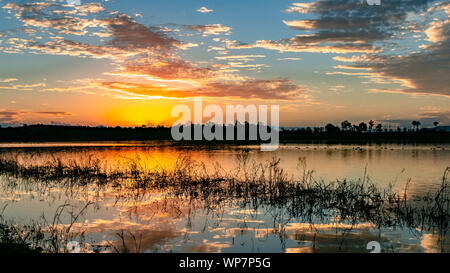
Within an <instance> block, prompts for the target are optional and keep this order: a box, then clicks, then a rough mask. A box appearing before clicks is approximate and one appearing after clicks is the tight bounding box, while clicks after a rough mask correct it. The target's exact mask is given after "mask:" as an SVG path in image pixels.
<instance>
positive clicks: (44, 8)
mask: <svg viewBox="0 0 450 273" xmlns="http://www.w3.org/2000/svg"><path fill="white" fill-rule="evenodd" d="M3 8H4V9H6V10H9V11H10V13H11V14H14V16H15V18H16V19H17V20H18V21H19V22H22V24H23V25H24V26H26V27H27V28H29V29H30V30H34V31H29V33H28V34H29V35H30V36H32V38H25V37H24V38H22V34H23V33H20V35H16V37H11V38H10V40H9V43H7V48H5V51H4V52H6V51H8V52H14V53H34V54H49V55H64V56H74V57H85V58H95V59H109V60H111V61H112V62H113V64H114V65H116V67H117V69H116V70H115V71H112V72H110V73H104V74H105V76H108V77H121V79H120V80H117V78H115V79H97V80H95V81H90V82H87V83H76V85H77V86H75V87H70V88H66V87H63V88H58V87H56V88H55V87H53V88H46V89H44V90H43V91H61V92H63V91H68V90H70V91H74V92H90V93H92V92H103V91H110V92H111V94H117V92H120V93H126V94H130V95H136V98H138V97H173V98H184V97H192V96H196V95H198V96H206V97H236V98H246V99H248V98H255V99H281V100H287V99H294V100H295V99H297V98H298V96H299V94H301V93H302V92H304V91H305V90H306V88H305V87H302V86H298V85H296V84H294V83H293V82H292V81H290V80H288V79H278V78H272V79H252V78H247V77H243V76H240V75H238V74H237V73H238V72H239V69H235V68H240V69H247V70H257V71H259V70H260V69H261V68H263V67H268V65H266V64H247V63H246V62H250V61H253V60H255V59H259V58H265V55H260V54H259V55H252V54H246V55H227V56H218V57H217V58H216V60H220V61H227V62H228V63H227V64H221V65H220V64H219V65H209V66H202V65H196V64H195V63H193V62H190V61H188V60H185V59H184V58H183V57H182V56H181V55H180V51H181V50H187V49H189V48H192V47H196V46H199V44H196V43H185V42H182V41H180V40H178V39H176V38H174V37H173V33H174V31H168V30H167V29H166V28H162V27H159V26H145V25H142V24H139V23H138V22H136V21H135V20H134V19H133V18H131V17H130V16H128V15H125V14H121V13H118V12H110V11H107V10H106V9H105V8H104V7H102V6H101V5H100V4H92V5H87V4H86V5H83V6H73V7H72V6H71V7H66V5H64V4H63V5H61V4H59V3H57V2H32V3H25V4H15V3H13V4H7V5H6V6H4V7H3ZM87 15H89V16H87ZM182 29H184V30H186V31H194V32H197V33H200V34H201V35H202V36H204V37H205V36H210V35H212V36H217V35H229V34H231V30H232V29H231V28H230V27H226V26H223V25H221V24H209V25H183V26H182ZM37 35H40V36H44V38H42V39H38V38H37V37H36V36H37ZM73 35H75V36H77V35H78V36H81V35H83V36H87V37H92V40H94V41H91V40H90V39H89V40H87V39H83V40H82V41H77V40H76V38H74V37H73ZM19 37H20V38H19ZM104 38H105V40H103V39H104ZM106 38H108V39H106ZM95 39H97V40H95ZM87 41H89V42H87ZM235 46H237V45H235ZM260 46H263V45H262V44H258V45H256V46H255V47H260ZM350 47H364V45H356V46H354V45H351V46H349V47H348V48H350ZM299 48H300V47H297V48H296V50H299ZM337 48H338V49H339V52H341V51H345V50H348V49H346V47H345V46H337ZM304 49H305V50H306V48H304ZM336 50H337V49H336ZM136 77H138V78H140V79H141V80H142V81H143V82H150V83H142V82H141V83H135V82H133V80H132V79H135V78H136ZM125 79H126V80H125ZM155 82H157V83H161V82H164V84H167V85H168V86H161V85H159V84H154V83H155ZM6 84H8V85H7V86H6ZM34 87H36V88H37V87H46V86H45V85H41V86H37V85H36V86H31V85H30V86H25V85H12V84H9V83H6V82H5V86H3V87H0V88H4V89H18V88H22V89H24V88H34ZM42 114H43V113H42ZM60 115H63V113H60Z"/></svg>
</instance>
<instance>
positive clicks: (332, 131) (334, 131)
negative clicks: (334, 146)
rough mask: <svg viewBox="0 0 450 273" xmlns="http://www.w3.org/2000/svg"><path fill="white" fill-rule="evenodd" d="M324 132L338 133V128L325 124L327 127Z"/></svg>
mask: <svg viewBox="0 0 450 273" xmlns="http://www.w3.org/2000/svg"><path fill="white" fill-rule="evenodd" d="M325 131H327V133H338V132H339V131H340V129H339V127H337V126H334V125H333V124H331V123H330V124H327V126H325Z"/></svg>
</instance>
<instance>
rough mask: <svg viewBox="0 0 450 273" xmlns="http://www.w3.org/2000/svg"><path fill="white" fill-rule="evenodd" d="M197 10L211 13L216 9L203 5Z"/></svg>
mask: <svg viewBox="0 0 450 273" xmlns="http://www.w3.org/2000/svg"><path fill="white" fill-rule="evenodd" d="M197 11H198V12H200V13H210V12H213V11H214V10H212V9H208V8H207V7H201V8H199V9H198V10H197Z"/></svg>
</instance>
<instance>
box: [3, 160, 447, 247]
mask: <svg viewBox="0 0 450 273" xmlns="http://www.w3.org/2000/svg"><path fill="white" fill-rule="evenodd" d="M237 159H238V160H237V162H238V164H237V167H236V169H234V170H233V171H225V170H224V169H223V168H221V166H220V165H219V164H216V165H215V168H214V169H213V170H212V171H211V170H208V169H207V168H206V166H205V164H203V163H199V162H195V161H193V160H191V159H190V158H189V157H186V156H180V157H179V159H178V161H177V163H176V164H175V167H174V168H172V169H169V170H167V169H148V168H146V167H145V166H142V165H141V161H140V160H139V159H138V158H136V159H133V160H129V162H128V163H127V164H126V165H125V167H124V168H121V169H111V168H107V167H106V165H105V164H103V165H102V162H101V161H100V160H98V159H92V158H90V157H89V158H86V159H85V160H84V163H83V164H81V163H79V162H76V161H69V162H63V161H62V160H61V159H57V158H52V159H51V160H50V161H48V162H44V163H41V164H32V163H30V161H27V162H28V163H27V164H25V163H22V162H24V160H23V159H19V158H18V157H17V156H1V157H0V175H6V176H11V177H16V178H24V179H27V180H31V181H38V182H44V183H49V182H52V183H64V184H65V185H72V186H73V185H77V186H84V185H88V184H89V185H91V184H95V185H100V186H105V185H108V186H111V187H113V188H116V189H119V190H125V189H132V190H164V192H168V193H169V194H170V195H172V196H176V197H180V198H183V199H184V200H188V201H189V200H191V201H192V200H200V201H201V202H202V204H203V206H204V208H206V209H208V210H217V209H218V208H220V207H223V206H224V205H226V204H230V203H231V202H237V203H239V205H240V206H242V207H243V208H245V207H251V208H252V209H258V208H259V207H270V208H272V209H283V210H285V211H286V212H287V214H288V216H289V217H291V218H296V219H302V220H306V221H309V222H312V219H313V218H316V219H317V218H322V219H329V218H330V217H334V218H336V217H338V218H339V221H340V222H342V223H348V224H349V225H351V226H353V225H357V224H358V223H371V224H373V225H374V226H375V227H376V228H386V227H407V228H410V229H411V230H421V231H431V232H436V233H437V234H439V238H440V240H445V238H446V233H447V231H448V229H449V220H450V185H449V182H448V174H449V173H450V168H447V169H446V170H445V172H444V175H443V178H442V184H441V185H440V187H439V189H438V190H437V191H435V192H430V193H429V194H426V195H423V196H409V195H408V188H407V187H406V188H405V190H404V191H402V192H396V191H394V190H393V189H392V187H389V188H387V189H380V188H379V187H377V186H376V185H375V184H374V183H373V182H371V181H370V179H369V178H368V177H367V176H366V175H364V177H363V178H362V179H361V180H359V181H356V182H355V181H346V180H344V181H335V182H325V181H317V180H315V179H314V178H313V174H314V172H313V171H310V170H307V168H306V160H305V159H300V160H299V165H298V170H299V175H298V176H297V177H295V176H292V177H290V176H288V175H287V174H286V173H285V171H284V170H283V169H282V168H281V167H280V160H279V159H275V158H274V159H273V160H271V161H270V162H267V163H265V164H261V163H255V162H254V161H250V160H249V158H248V154H247V153H242V154H239V155H238V158H237ZM53 224H55V222H54V223H53ZM49 226H50V227H51V226H52V225H49ZM69 229H70V228H69ZM57 230H58V229H55V230H53V233H54V234H52V236H50V237H51V238H53V239H52V240H55V238H56V241H58V238H61V237H63V236H62V234H58V233H56V231H57ZM0 231H1V232H3V233H5V232H6V233H7V234H6V235H4V234H2V235H0V237H1V238H2V239H1V240H3V241H4V240H9V239H8V238H11V235H10V234H12V233H11V232H10V231H8V229H7V225H3V226H2V225H0ZM67 233H69V232H67ZM5 238H6V239H5ZM12 241H14V240H12ZM15 241H18V242H19V243H18V246H19V247H20V246H23V245H24V244H25V242H27V241H29V240H28V239H23V240H22V239H21V240H15ZM50 246H51V247H50V248H48V249H49V251H51V252H52V251H55V252H58V251H59V250H58V246H57V245H51V244H50ZM0 251H1V249H0Z"/></svg>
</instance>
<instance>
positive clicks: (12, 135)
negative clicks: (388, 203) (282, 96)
mask: <svg viewBox="0 0 450 273" xmlns="http://www.w3.org/2000/svg"><path fill="white" fill-rule="evenodd" d="M114 141H120V142H121V141H137V142H139V141H169V142H171V143H172V144H175V145H177V144H180V145H224V144H233V145H250V144H259V143H262V142H261V141H212V142H209V141H181V142H175V141H173V140H172V137H171V133H170V128H166V127H155V128H140V127H138V128H122V127H109V128H108V127H81V126H50V125H32V126H23V127H10V128H0V143H33V142H34V143H43V142H61V143H67V142H114ZM280 143H282V144H283V143H284V144H289V143H298V144H370V143H396V144H402V143H408V144H413V143H436V144H439V143H450V132H446V131H437V130H434V129H421V130H417V131H412V130H409V131H384V132H355V131H340V132H324V131H321V132H314V131H307V130H282V131H280Z"/></svg>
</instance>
